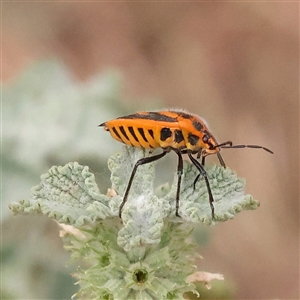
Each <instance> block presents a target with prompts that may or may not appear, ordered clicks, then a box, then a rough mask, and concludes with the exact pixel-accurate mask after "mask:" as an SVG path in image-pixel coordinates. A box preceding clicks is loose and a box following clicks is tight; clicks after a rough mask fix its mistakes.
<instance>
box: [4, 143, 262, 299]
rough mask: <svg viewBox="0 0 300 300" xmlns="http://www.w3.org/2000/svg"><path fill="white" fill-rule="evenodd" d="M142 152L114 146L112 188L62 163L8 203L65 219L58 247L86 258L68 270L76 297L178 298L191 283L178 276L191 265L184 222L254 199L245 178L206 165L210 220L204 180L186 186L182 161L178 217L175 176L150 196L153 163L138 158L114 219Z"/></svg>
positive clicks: (222, 215) (219, 216)
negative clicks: (83, 264) (23, 196)
mask: <svg viewBox="0 0 300 300" xmlns="http://www.w3.org/2000/svg"><path fill="white" fill-rule="evenodd" d="M145 155H149V154H148V153H145V152H143V151H141V150H138V149H136V148H133V147H127V146H124V150H123V152H122V153H117V154H115V155H113V156H112V157H111V158H110V159H109V162H108V165H109V168H110V170H111V181H112V191H114V192H110V193H108V194H107V195H103V194H101V193H100V191H99V190H98V187H97V185H96V183H95V178H94V175H93V174H92V173H91V172H90V171H89V169H88V168H87V167H83V166H81V165H79V164H78V163H69V164H67V165H65V166H64V167H52V168H51V169H50V170H49V172H48V173H46V174H44V175H42V177H41V180H42V181H41V183H40V184H39V185H38V186H36V187H34V188H33V189H32V193H33V197H32V198H31V199H30V200H22V201H20V202H18V203H13V204H11V206H10V208H11V210H12V211H13V212H14V213H15V214H37V213H38V214H44V215H47V216H49V217H51V218H53V219H55V220H57V221H58V222H60V223H64V224H69V225H72V226H73V227H72V228H74V229H73V230H66V229H65V232H64V234H63V239H64V241H65V244H66V248H67V249H68V250H69V251H71V253H72V257H73V259H78V258H80V259H84V261H85V262H87V264H88V265H89V266H88V267H87V266H86V267H85V268H83V269H78V272H77V275H76V277H77V278H78V282H79V284H80V287H81V289H80V291H79V292H78V293H77V294H76V296H77V297H79V298H85V297H87V298H89V299H99V298H105V297H106V298H109V297H111V296H113V297H114V299H148V298H149V299H162V298H163V299H173V298H174V297H175V298H176V299H177V298H178V299H183V293H184V292H186V291H194V285H193V284H190V283H187V282H186V278H187V277H188V276H189V275H191V274H192V273H193V272H194V271H195V268H194V258H195V252H196V251H195V245H194V242H193V241H192V239H191V236H190V233H191V231H192V228H193V225H192V224H193V223H200V222H203V223H205V224H207V225H211V224H216V223H217V222H220V221H226V220H228V219H232V218H233V217H234V215H235V214H236V213H238V212H240V211H241V210H243V209H255V208H257V207H258V205H259V203H258V202H257V201H256V200H254V199H253V198H252V196H250V195H245V194H244V191H243V189H244V185H245V181H244V180H242V179H239V178H238V177H237V176H236V174H235V173H234V172H233V171H231V170H230V169H228V168H226V169H224V168H223V167H219V166H215V165H212V166H207V167H206V171H207V173H208V178H209V181H210V184H211V189H212V193H213V195H214V197H215V203H214V205H215V215H216V220H212V219H211V210H210V206H209V203H208V196H207V189H206V185H205V183H204V180H203V179H201V178H200V179H199V181H198V182H197V184H196V186H195V190H194V188H193V183H194V179H195V177H196V175H197V174H198V172H197V170H196V168H195V167H194V166H193V165H191V164H190V163H188V162H186V163H185V165H184V177H183V180H182V190H181V194H180V210H179V213H180V215H181V218H178V217H176V216H175V199H174V198H175V193H176V182H177V178H176V177H177V176H175V180H174V183H173V185H172V186H171V187H170V189H169V191H167V187H166V186H163V189H164V192H163V193H162V194H163V195H164V196H158V195H156V194H155V190H156V189H155V188H154V187H153V179H154V176H155V168H154V164H146V165H142V166H140V167H139V168H138V171H137V173H136V176H135V178H134V181H133V184H132V188H131V190H130V194H129V197H128V201H127V203H126V204H125V206H124V207H123V213H122V221H121V220H120V219H119V217H118V213H119V206H120V203H121V201H122V195H123V194H124V191H125V189H126V186H127V184H128V180H129V176H130V174H131V171H132V168H133V166H134V164H135V163H136V161H137V160H138V159H140V158H142V157H144V156H145ZM161 189H162V188H161ZM158 194H160V193H158ZM76 228H77V229H76ZM75 229H76V230H75Z"/></svg>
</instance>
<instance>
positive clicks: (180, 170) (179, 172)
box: [173, 149, 183, 217]
mask: <svg viewBox="0 0 300 300" xmlns="http://www.w3.org/2000/svg"><path fill="white" fill-rule="evenodd" d="M173 150H174V151H175V152H176V154H177V155H178V165H177V176H178V179H177V191H176V217H180V215H179V213H178V210H179V194H180V186H181V176H182V173H183V160H182V154H181V151H180V150H178V149H173Z"/></svg>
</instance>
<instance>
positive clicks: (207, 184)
mask: <svg viewBox="0 0 300 300" xmlns="http://www.w3.org/2000/svg"><path fill="white" fill-rule="evenodd" d="M188 156H189V158H190V160H191V162H192V163H193V164H194V166H195V167H196V168H197V169H198V171H199V172H200V174H201V175H202V176H203V177H204V179H205V183H206V187H207V192H208V198H209V205H210V208H211V216H212V218H213V219H214V218H215V208H214V205H213V202H214V198H213V195H212V192H211V189H210V185H209V181H208V178H207V173H206V171H205V170H204V167H203V166H202V165H201V163H199V161H198V160H197V159H196V158H194V157H193V155H192V153H188Z"/></svg>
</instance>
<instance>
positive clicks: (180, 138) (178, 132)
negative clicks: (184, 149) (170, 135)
mask: <svg viewBox="0 0 300 300" xmlns="http://www.w3.org/2000/svg"><path fill="white" fill-rule="evenodd" d="M183 140H184V137H183V134H182V131H181V130H175V142H176V143H178V144H179V143H180V142H182V141H183Z"/></svg>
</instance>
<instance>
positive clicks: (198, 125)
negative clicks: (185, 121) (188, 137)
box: [193, 120, 203, 131]
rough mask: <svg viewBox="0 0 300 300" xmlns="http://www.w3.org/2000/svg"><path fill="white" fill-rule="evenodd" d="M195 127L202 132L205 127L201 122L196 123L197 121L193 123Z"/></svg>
mask: <svg viewBox="0 0 300 300" xmlns="http://www.w3.org/2000/svg"><path fill="white" fill-rule="evenodd" d="M193 126H194V127H195V129H197V130H198V131H201V130H202V129H203V125H202V124H201V123H200V122H198V121H196V120H194V121H193Z"/></svg>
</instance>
